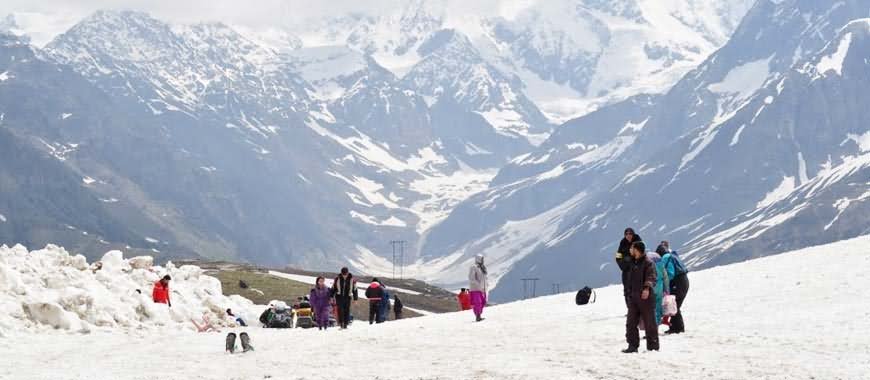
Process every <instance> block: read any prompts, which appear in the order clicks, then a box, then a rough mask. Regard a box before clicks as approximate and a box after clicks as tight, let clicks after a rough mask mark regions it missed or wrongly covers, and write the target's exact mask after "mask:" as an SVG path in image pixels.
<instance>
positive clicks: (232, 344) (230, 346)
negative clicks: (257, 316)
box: [226, 333, 236, 354]
mask: <svg viewBox="0 0 870 380" xmlns="http://www.w3.org/2000/svg"><path fill="white" fill-rule="evenodd" d="M226 348H227V352H229V353H231V354H232V353H233V352H235V351H236V333H229V334H227V345H226Z"/></svg>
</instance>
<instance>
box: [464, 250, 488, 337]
mask: <svg viewBox="0 0 870 380" xmlns="http://www.w3.org/2000/svg"><path fill="white" fill-rule="evenodd" d="M486 285H487V284H486V265H484V264H483V255H477V256H476V257H475V258H474V264H472V265H471V268H469V269H468V289H469V290H471V304H472V305H473V308H474V317H475V320H476V321H477V322H480V321H482V320H483V317H481V315H482V314H483V308H484V307H485V306H486Z"/></svg>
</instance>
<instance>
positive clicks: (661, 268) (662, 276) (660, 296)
mask: <svg viewBox="0 0 870 380" xmlns="http://www.w3.org/2000/svg"><path fill="white" fill-rule="evenodd" d="M647 257H649V258H650V259H651V260H652V261H653V263H655V265H656V286H655V292H656V323H658V324H662V317H663V316H664V312H663V311H662V301H663V300H664V298H665V293H666V291H665V290H666V289H670V288H669V287H668V285H669V284H668V282H669V281H668V272H667V271H666V270H665V263H664V261H662V257H661V256H660V254H659V253H658V252H650V253H647Z"/></svg>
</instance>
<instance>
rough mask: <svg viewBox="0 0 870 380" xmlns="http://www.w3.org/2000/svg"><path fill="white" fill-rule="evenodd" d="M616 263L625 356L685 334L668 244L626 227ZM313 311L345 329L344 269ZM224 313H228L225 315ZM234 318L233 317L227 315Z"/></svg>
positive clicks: (380, 314)
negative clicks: (661, 329) (669, 303)
mask: <svg viewBox="0 0 870 380" xmlns="http://www.w3.org/2000/svg"><path fill="white" fill-rule="evenodd" d="M615 260H616V264H617V265H618V266H619V269H620V270H621V271H622V286H623V296H624V298H625V306H626V308H627V309H628V313H627V314H626V323H625V330H626V333H625V338H626V341H627V342H628V348H626V349H625V350H623V352H625V353H633V352H637V351H638V348H639V347H640V334H639V332H638V330H639V329H643V330H644V331H645V333H646V336H645V338H644V339H646V348H647V350H649V351H658V350H659V333H658V326H659V325H661V324H665V325H668V326H669V329H668V330H667V331H665V334H680V333H683V332H685V329H686V327H685V323H684V321H683V315H682V306H683V302H684V301H685V299H686V295H687V294H688V292H689V277H688V270H686V266H685V265H684V264H683V262H682V260H681V259H680V257H679V255H678V254H677V252H676V251H674V250H671V248H670V244H669V243H668V242H667V241H662V242H661V243H660V244H659V245H658V247H657V248H656V250H655V252H647V248H646V244H645V243H644V241H643V238H641V236H640V235H638V234H637V233H636V232H635V231H634V229H632V228H626V229H625V231H624V234H623V238H622V240H621V241H620V242H619V248H618V249H617V251H616V255H615ZM170 280H171V278H170V277H169V275H166V276H164V277H163V278H161V279H160V280H159V281H157V282H156V283H155V284H154V289H153V292H152V295H153V299H154V302H156V303H164V304H167V305H169V306H171V305H172V304H171V301H170V299H169V281H170ZM487 291H488V284H487V269H486V265H485V263H484V257H483V255H477V256H476V257H475V258H474V263H473V264H472V265H471V267H470V268H469V270H468V289H465V288H463V289H462V290H461V291H460V293H459V294H458V295H457V299H458V301H459V309H460V310H462V311H464V310H469V309H472V310H473V312H474V317H475V321H477V322H480V321H482V320H484V318H483V309H484V308H485V307H486V305H487ZM668 295H673V296H674V298H675V299H676V313H674V314H673V315H672V316H671V315H664V312H663V301H664V299H665V297H666V296H668ZM365 296H366V298H367V299H368V302H369V324H373V323H382V322H384V321H386V319H387V318H386V317H387V314H388V313H389V309H390V293H389V291H388V290H387V288H386V286H384V284H383V283H382V282H380V281H379V280H378V279H377V278H373V279H372V282H371V283H370V284H369V286H368V287H367V288H366V290H365ZM394 298H395V301H394V305H393V310H394V312H395V315H396V317H395V319H401V315H402V309H403V305H402V302H401V300H399V297H398V295H395V296H394ZM308 299H309V300H310V303H311V306H312V307H313V309H314V315H315V318H316V325H317V326H318V328H319V329H321V330H325V329H327V328H328V327H329V324H330V321H329V316H330V315H331V314H332V310H333V308H334V309H335V312H336V313H335V314H336V320H337V325H338V327H339V328H340V329H347V327H348V325H349V324H350V322H351V320H352V316H351V311H350V307H351V304H352V303H353V302H356V301H357V300H358V299H359V294H358V290H357V281H356V279H354V277H353V275H352V274H351V273H350V271H349V270H348V268H347V267H344V268H341V272H340V273H339V274H338V276H336V277H335V279H334V280H333V283H332V286H331V287H327V286H326V281H325V279H324V278H323V277H317V279H316V281H315V285H314V288H312V289H311V292H310V294H309V296H308ZM228 313H230V312H229V311H228ZM229 315H232V314H229Z"/></svg>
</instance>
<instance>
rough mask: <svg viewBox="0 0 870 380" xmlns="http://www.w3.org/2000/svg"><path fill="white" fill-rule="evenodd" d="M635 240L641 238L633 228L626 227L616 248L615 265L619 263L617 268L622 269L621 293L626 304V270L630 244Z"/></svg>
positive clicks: (629, 265)
mask: <svg viewBox="0 0 870 380" xmlns="http://www.w3.org/2000/svg"><path fill="white" fill-rule="evenodd" d="M636 241H643V239H642V238H641V237H640V235H638V234H636V233H635V232H634V229H633V228H626V229H625V232H624V233H623V238H622V240H621V241H620V242H619V249H617V250H616V257H615V258H616V265H619V270H621V271H622V295H623V296H625V305H626V306H628V270H629V269H630V268H631V252H630V250H631V244H632V243H634V242H636Z"/></svg>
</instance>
